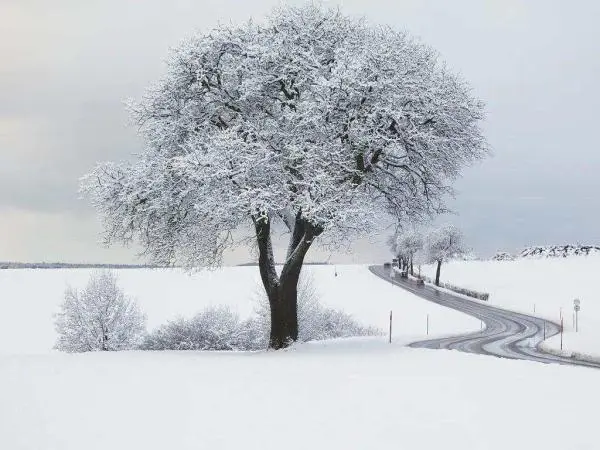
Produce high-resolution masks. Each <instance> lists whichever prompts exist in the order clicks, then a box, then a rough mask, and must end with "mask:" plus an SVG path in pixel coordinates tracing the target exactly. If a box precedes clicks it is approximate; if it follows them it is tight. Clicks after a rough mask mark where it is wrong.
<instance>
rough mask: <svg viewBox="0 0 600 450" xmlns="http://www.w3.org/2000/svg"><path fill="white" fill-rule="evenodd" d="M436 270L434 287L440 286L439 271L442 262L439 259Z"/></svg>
mask: <svg viewBox="0 0 600 450" xmlns="http://www.w3.org/2000/svg"><path fill="white" fill-rule="evenodd" d="M437 263H438V264H437V270H436V271H435V285H436V286H439V285H440V269H441V268H442V260H441V259H439V260H438V262H437Z"/></svg>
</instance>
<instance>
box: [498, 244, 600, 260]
mask: <svg viewBox="0 0 600 450" xmlns="http://www.w3.org/2000/svg"><path fill="white" fill-rule="evenodd" d="M588 255H600V247H598V246H596V245H534V246H531V247H526V248H524V249H523V250H521V252H520V253H518V254H517V255H512V254H510V253H508V252H498V253H496V254H495V255H494V257H493V258H492V260H494V261H512V260H514V259H517V258H567V257H569V256H588Z"/></svg>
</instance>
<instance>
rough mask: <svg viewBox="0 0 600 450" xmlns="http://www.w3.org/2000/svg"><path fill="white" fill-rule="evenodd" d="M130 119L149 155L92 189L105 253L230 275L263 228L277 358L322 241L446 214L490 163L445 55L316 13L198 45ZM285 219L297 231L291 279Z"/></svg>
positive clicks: (98, 179) (300, 10)
mask: <svg viewBox="0 0 600 450" xmlns="http://www.w3.org/2000/svg"><path fill="white" fill-rule="evenodd" d="M131 109H132V113H133V118H134V120H135V122H136V123H137V124H138V126H139V129H140V132H141V135H142V137H143V138H144V139H145V142H146V148H145V151H144V152H143V153H142V154H141V155H139V157H138V159H137V161H136V162H134V163H132V164H120V165H119V164H104V165H101V166H99V167H97V168H96V169H95V170H94V171H93V172H92V173H91V174H90V175H88V176H87V177H85V178H84V181H83V190H84V191H85V192H87V193H89V194H90V195H91V197H92V199H93V202H94V204H95V205H96V207H97V209H98V210H99V212H100V215H101V216H102V218H103V220H104V225H105V230H106V239H107V242H108V243H111V242H114V241H124V242H126V243H128V242H130V241H132V240H138V241H139V242H140V244H141V245H142V247H143V248H144V250H145V254H146V255H147V256H149V257H150V259H152V261H153V262H155V263H159V264H165V263H174V262H176V263H179V264H184V265H186V266H188V267H198V266H218V265H219V264H220V263H221V260H222V255H223V252H224V250H225V249H226V248H228V247H230V246H232V245H235V244H237V243H236V242H235V240H234V238H233V236H234V233H233V232H234V231H236V232H239V231H240V230H243V229H245V228H244V227H245V226H246V224H249V225H252V227H253V234H254V237H253V239H254V241H255V243H256V245H257V249H258V261H259V268H260V274H261V278H262V282H263V285H264V287H265V290H266V292H267V294H268V297H269V302H270V308H271V319H272V320H271V333H270V346H271V347H272V348H281V347H285V346H286V345H288V344H289V343H290V342H291V341H295V340H296V339H297V338H298V319H297V301H296V297H297V282H298V279H299V276H300V271H301V268H302V265H303V261H304V258H305V255H306V253H307V252H308V250H309V249H310V247H311V246H312V245H313V243H314V242H315V240H317V239H318V240H319V241H320V242H321V243H327V244H330V245H331V244H333V245H341V244H345V243H347V242H348V240H349V239H351V238H353V237H356V236H358V235H361V234H363V235H364V234H367V233H370V232H372V231H373V230H374V229H378V228H379V226H380V224H381V222H382V221H383V220H384V217H385V216H387V217H388V218H391V219H392V220H397V221H404V220H406V219H407V218H415V217H416V218H423V217H427V216H430V215H432V214H435V213H437V212H439V211H441V210H444V200H445V198H446V196H447V194H449V193H451V187H450V185H451V182H452V181H453V180H454V179H455V178H457V177H458V176H459V175H460V172H461V169H462V168H463V167H464V166H465V165H467V164H470V163H471V162H473V161H474V160H477V159H479V158H481V157H483V156H484V155H485V154H486V153H487V146H486V142H485V140H484V138H483V137H482V134H481V131H480V128H479V123H480V121H481V119H482V118H483V106H482V103H481V102H480V101H479V100H477V99H475V98H473V96H472V94H471V91H470V88H469V86H468V85H467V84H466V83H465V82H464V81H463V80H462V79H461V78H460V77H458V76H457V75H455V74H453V73H452V72H450V71H449V70H448V69H447V68H446V67H445V65H444V64H443V62H441V61H440V60H439V58H438V55H437V53H436V52H435V51H434V50H432V49H431V48H429V47H427V46H426V45H424V44H422V43H420V42H418V41H416V40H415V39H413V38H411V37H410V36H409V35H408V34H406V33H404V32H397V31H394V30H392V29H390V28H387V27H374V26H369V25H368V24H367V23H366V22H365V21H364V20H355V19H352V18H349V17H346V16H344V15H343V14H342V13H341V12H339V11H337V10H328V9H326V8H324V7H322V6H318V5H314V4H309V5H306V6H301V7H291V6H285V7H281V8H279V9H276V10H275V11H274V12H273V13H272V15H271V16H270V17H269V18H268V19H267V20H266V21H265V22H264V23H254V22H248V23H246V24H244V25H241V26H232V25H228V26H221V27H219V28H217V29H214V30H212V31H210V32H208V33H206V34H203V35H198V36H195V37H193V38H191V39H188V40H187V41H185V42H184V43H182V44H181V45H180V46H179V47H178V48H177V49H175V50H174V52H173V54H172V55H171V57H170V59H169V61H168V67H167V73H166V76H165V77H164V78H163V79H162V80H161V81H160V82H159V83H158V84H157V85H155V86H154V87H153V88H151V89H150V90H149V91H148V92H147V94H146V95H145V97H144V98H143V99H142V101H141V102H140V103H138V104H133V105H132V106H131ZM277 222H282V223H283V224H284V226H285V227H287V229H288V230H289V232H290V241H289V246H288V251H287V255H286V259H285V261H284V264H283V268H282V269H281V272H280V273H278V272H277V271H276V269H275V261H274V258H273V249H272V243H271V234H272V232H273V230H274V226H275V224H276V223H277Z"/></svg>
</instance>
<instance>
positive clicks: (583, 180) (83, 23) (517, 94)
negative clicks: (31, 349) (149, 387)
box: [0, 0, 600, 263]
mask: <svg viewBox="0 0 600 450" xmlns="http://www.w3.org/2000/svg"><path fill="white" fill-rule="evenodd" d="M278 3H279V2H276V1H271V0H252V1H247V0H238V1H235V0H220V1H217V0H212V1H207V0H170V1H166V0H164V1H159V0H144V1H141V0H85V1H82V0H52V1H48V0H0V260H15V261H32V260H36V261H39V260H45V261H56V260H62V261H89V262H132V261H134V260H135V259H134V254H135V252H134V251H133V250H132V249H123V248H121V247H119V246H116V247H112V248H110V249H104V248H103V247H102V246H101V245H99V244H98V241H99V233H100V226H99V223H98V221H97V220H96V217H95V214H94V212H93V210H92V209H91V208H90V206H89V204H88V203H86V201H84V200H79V199H78V193H77V187H78V178H79V177H80V176H81V175H83V174H84V173H85V172H86V171H88V170H90V169H91V167H92V166H93V165H94V164H95V163H96V162H97V161H106V160H120V159H125V158H128V157H129V155H131V154H132V153H134V152H136V150H138V149H139V148H140V142H138V140H137V138H136V135H135V130H134V129H132V128H130V127H128V126H127V115H126V113H125V111H124V108H123V100H125V99H126V98H128V97H133V98H138V97H139V96H140V95H141V93H142V91H143V89H144V88H145V87H146V86H148V85H149V84H150V83H152V82H153V81H155V80H156V79H158V78H159V77H160V75H161V73H162V71H163V69H164V66H163V61H164V58H165V57H166V55H167V53H168V49H169V47H172V46H174V45H176V44H177V43H178V42H179V41H180V39H182V38H184V37H185V36H187V35H190V34H191V33H193V32H194V31H195V30H208V29H210V28H211V27H214V26H215V25H216V24H217V23H219V22H234V23H238V22H240V21H243V20H246V19H248V18H249V17H254V18H261V17H264V15H265V14H266V13H267V12H268V11H269V10H270V9H271V8H272V7H273V6H274V5H275V4H278ZM326 3H327V4H330V5H341V8H342V10H343V11H344V12H346V13H348V14H352V15H356V16H366V17H367V18H368V19H369V21H370V22H372V23H384V24H389V25H391V26H393V27H395V28H403V29H406V30H408V31H409V32H411V33H412V34H414V35H416V36H418V37H420V38H421V39H422V40H423V41H424V42H426V43H428V44H430V45H432V46H433V47H435V48H436V49H438V50H439V51H440V53H441V54H442V56H443V58H444V59H445V60H446V61H447V63H448V65H449V66H450V67H451V68H452V69H454V70H455V71H458V72H460V73H462V75H463V76H464V77H465V78H466V79H467V80H468V81H470V83H471V84H472V86H473V88H474V91H475V94H476V95H477V96H479V97H480V98H482V99H483V100H484V101H485V102H486V103H487V109H488V118H487V120H486V123H485V125H484V129H485V133H486V136H487V137H488V140H489V142H490V144H491V145H492V147H493V148H494V157H493V158H490V159H489V160H486V161H485V162H483V163H481V164H478V165H477V166H475V167H472V168H469V169H467V170H466V171H465V172H464V178H463V179H462V180H460V182H459V183H457V185H456V187H457V188H458V190H459V193H458V196H457V198H456V200H455V201H454V202H453V203H452V206H453V208H454V209H455V210H456V212H457V213H458V215H457V216H453V217H451V218H449V220H451V221H453V222H454V223H456V224H458V225H459V226H461V227H462V228H463V229H464V231H465V233H466V235H467V238H468V242H469V244H470V245H471V246H472V247H473V249H474V250H475V251H476V252H478V253H480V254H483V255H487V254H490V253H493V252H494V251H495V250H497V249H505V250H515V249H517V248H520V247H522V246H525V245H528V244H538V243H539V244H545V243H556V244H560V243H572V242H578V241H579V242H582V243H598V242H600V200H599V199H598V198H599V197H598V194H599V192H600V176H599V174H600V145H599V144H598V138H597V132H598V128H599V127H598V125H597V123H596V122H597V120H598V116H599V115H598V111H599V110H600V93H599V89H600V88H599V87H598V85H599V81H600V27H598V24H597V20H598V18H599V17H600V2H597V1H583V0H579V1H578V0H575V1H569V2H566V1H564V0H561V1H552V0H527V1H524V0H521V1H517V0H497V1H491V0H490V1H485V0H465V1H463V0H452V1H442V0H438V1H433V0H432V1H424V0H398V1H391V0H388V1H383V0H350V1H348V0H345V1H330V2H326ZM382 241H383V238H382V237H379V238H375V239H374V242H366V241H364V242H359V243H357V244H356V245H355V247H354V252H353V253H352V254H350V255H336V254H333V255H330V254H323V253H321V254H319V253H318V252H313V259H327V258H330V261H337V262H341V261H348V262H369V261H373V260H380V259H381V258H384V257H386V256H387V251H386V249H385V246H384V245H383V244H382ZM244 260H247V255H246V252H245V251H241V250H240V251H237V252H234V254H232V255H230V256H229V257H228V261H229V262H230V263H236V262H241V261H244Z"/></svg>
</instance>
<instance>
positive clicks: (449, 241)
mask: <svg viewBox="0 0 600 450" xmlns="http://www.w3.org/2000/svg"><path fill="white" fill-rule="evenodd" d="M425 245H426V253H427V257H428V262H429V263H437V270H436V273H435V284H436V286H439V285H440V270H441V267H442V263H443V262H444V261H447V260H448V259H450V258H452V257H454V256H458V255H461V254H463V253H464V252H465V251H466V247H465V245H464V240H463V234H462V232H461V231H460V230H459V229H458V228H457V227H455V226H454V225H443V226H441V227H439V228H436V229H434V230H431V231H430V232H429V233H428V234H427V238H426V239H425Z"/></svg>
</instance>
